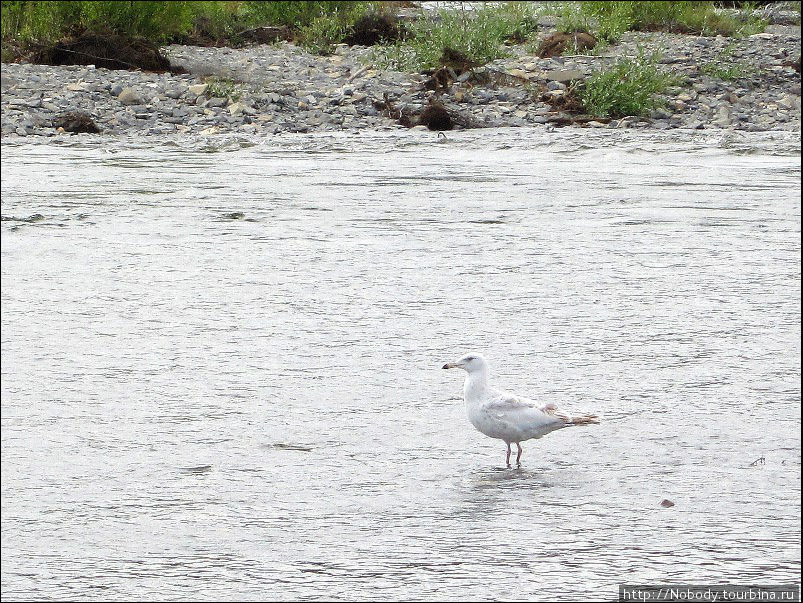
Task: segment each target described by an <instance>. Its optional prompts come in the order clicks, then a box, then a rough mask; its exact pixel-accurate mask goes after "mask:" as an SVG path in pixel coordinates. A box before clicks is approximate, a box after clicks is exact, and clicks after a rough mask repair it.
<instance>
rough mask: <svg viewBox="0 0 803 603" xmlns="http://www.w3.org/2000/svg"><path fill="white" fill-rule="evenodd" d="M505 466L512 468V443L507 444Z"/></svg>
mask: <svg viewBox="0 0 803 603" xmlns="http://www.w3.org/2000/svg"><path fill="white" fill-rule="evenodd" d="M505 464H506V465H507V466H508V467H510V442H508V443H507V456H506V457H505Z"/></svg>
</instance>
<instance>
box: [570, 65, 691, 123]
mask: <svg viewBox="0 0 803 603" xmlns="http://www.w3.org/2000/svg"><path fill="white" fill-rule="evenodd" d="M676 83H677V78H676V77H675V76H672V75H669V74H665V73H661V72H660V71H658V67H657V65H656V61H655V57H649V58H648V57H644V56H640V57H638V58H636V59H633V60H631V59H625V60H621V61H619V62H618V63H616V64H614V65H613V66H612V67H611V68H610V69H606V70H601V71H597V72H596V73H594V74H593V75H592V76H591V77H589V78H588V79H587V80H586V81H585V82H583V83H582V84H580V85H579V86H578V87H577V90H576V93H577V94H578V96H579V98H580V102H581V103H582V104H583V107H584V108H585V110H586V111H587V112H588V113H590V114H591V115H594V116H595V117H603V118H608V117H625V116H627V115H646V114H648V113H649V112H650V111H651V110H652V109H654V108H655V107H657V106H658V105H659V104H660V101H658V99H657V98H656V95H657V94H659V93H661V92H663V91H664V90H665V89H666V88H668V87H669V86H671V85H673V84H676Z"/></svg>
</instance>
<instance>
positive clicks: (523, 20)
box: [374, 2, 537, 71]
mask: <svg viewBox="0 0 803 603" xmlns="http://www.w3.org/2000/svg"><path fill="white" fill-rule="evenodd" d="M536 29H537V22H536V20H535V18H534V12H533V6H532V5H531V4H530V3H527V2H505V3H499V4H489V5H484V6H480V7H479V8H477V9H474V10H466V9H465V8H464V9H463V10H444V11H440V12H439V13H438V15H437V18H435V19H432V20H423V19H422V20H419V21H416V22H415V23H414V24H413V25H412V26H411V27H410V30H409V31H408V36H407V38H406V39H404V40H402V41H399V42H397V43H395V44H393V45H389V46H384V47H380V48H378V49H377V50H376V52H375V55H374V60H375V61H376V63H377V64H378V65H379V66H380V67H382V68H387V69H397V70H400V71H418V70H422V69H432V68H436V67H438V66H440V59H441V56H442V55H443V52H444V49H446V48H449V49H451V50H452V51H455V52H456V53H459V54H460V55H462V56H464V57H465V58H466V59H467V60H468V61H469V62H471V63H475V64H477V65H482V64H484V63H488V62H490V61H493V60H494V59H498V58H502V57H504V56H507V54H508V52H507V50H506V49H505V43H509V42H523V41H524V40H526V39H527V38H528V37H530V36H531V35H532V34H533V32H535V30H536Z"/></svg>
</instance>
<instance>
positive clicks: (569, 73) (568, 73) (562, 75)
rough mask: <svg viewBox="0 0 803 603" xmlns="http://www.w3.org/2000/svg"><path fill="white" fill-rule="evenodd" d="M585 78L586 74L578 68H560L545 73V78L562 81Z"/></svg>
mask: <svg viewBox="0 0 803 603" xmlns="http://www.w3.org/2000/svg"><path fill="white" fill-rule="evenodd" d="M583 78H585V74H584V73H583V72H582V71H579V70H577V69H558V70H555V71H547V72H546V73H545V74H544V79H547V80H553V81H555V82H561V83H566V82H572V81H574V80H581V79H583Z"/></svg>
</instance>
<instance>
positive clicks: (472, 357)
mask: <svg viewBox="0 0 803 603" xmlns="http://www.w3.org/2000/svg"><path fill="white" fill-rule="evenodd" d="M471 360H474V356H469V357H468V358H466V361H471Z"/></svg>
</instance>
